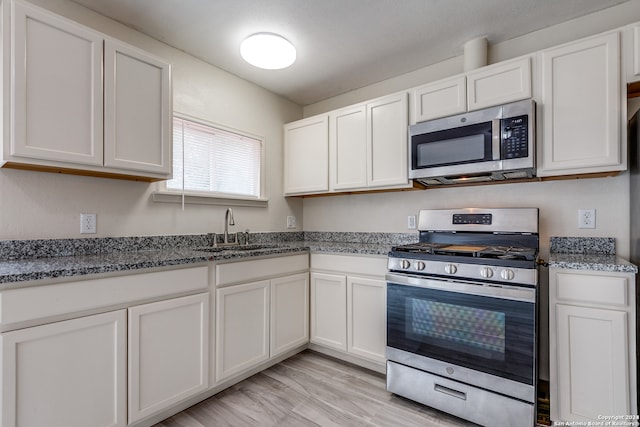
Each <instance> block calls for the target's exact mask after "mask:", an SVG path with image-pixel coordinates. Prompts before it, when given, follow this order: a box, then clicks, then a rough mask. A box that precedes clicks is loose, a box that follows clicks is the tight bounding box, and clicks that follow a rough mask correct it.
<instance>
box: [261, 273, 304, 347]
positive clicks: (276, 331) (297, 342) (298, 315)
mask: <svg viewBox="0 0 640 427" xmlns="http://www.w3.org/2000/svg"><path fill="white" fill-rule="evenodd" d="M270 311H271V339H270V342H271V353H270V354H271V357H274V356H278V355H280V354H282V353H284V352H286V351H288V350H292V349H294V348H296V347H298V346H301V345H304V344H306V343H307V342H309V273H301V274H296V275H293V276H287V277H281V278H278V279H273V280H271V307H270Z"/></svg>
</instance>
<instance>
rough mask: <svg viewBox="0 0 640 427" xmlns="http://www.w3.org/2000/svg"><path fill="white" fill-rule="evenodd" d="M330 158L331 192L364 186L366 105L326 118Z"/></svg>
mask: <svg viewBox="0 0 640 427" xmlns="http://www.w3.org/2000/svg"><path fill="white" fill-rule="evenodd" d="M329 123H330V124H329V128H330V135H329V153H330V154H329V157H330V170H331V172H330V175H331V189H332V190H346V189H352V188H364V187H366V186H367V151H368V150H367V107H366V105H365V104H360V105H356V106H354V107H347V108H343V109H341V110H337V111H332V112H331V113H330V114H329Z"/></svg>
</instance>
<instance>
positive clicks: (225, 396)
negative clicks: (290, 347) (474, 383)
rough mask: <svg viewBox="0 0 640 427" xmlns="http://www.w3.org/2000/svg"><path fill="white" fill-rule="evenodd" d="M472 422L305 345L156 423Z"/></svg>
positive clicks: (444, 426) (182, 426)
mask: <svg viewBox="0 0 640 427" xmlns="http://www.w3.org/2000/svg"><path fill="white" fill-rule="evenodd" d="M472 425H475V424H471V423H468V422H465V421H463V420H460V419H458V418H455V417H451V416H449V415H447V414H444V413H442V412H438V411H436V410H433V409H430V408H428V407H426V406H422V405H419V404H417V403H415V402H412V401H410V400H407V399H403V398H400V397H398V396H395V395H392V394H390V393H388V392H387V391H386V390H385V380H384V377H383V376H382V375H380V374H378V373H375V372H371V371H369V370H366V369H362V368H359V367H356V366H353V365H350V364H346V363H343V362H340V361H337V360H335V359H332V358H329V357H326V356H324V355H321V354H318V353H316V352H313V351H308V350H307V351H304V352H302V353H300V354H298V355H296V356H294V357H292V358H290V359H287V360H285V361H284V362H281V363H279V364H278V365H275V366H273V367H271V368H269V369H267V370H265V371H263V372H260V373H258V374H256V375H254V376H252V377H250V378H248V379H246V380H244V381H242V382H240V383H238V384H236V385H234V386H232V387H230V388H228V389H226V390H224V391H222V392H220V393H218V394H216V395H215V396H213V397H211V398H209V399H207V400H205V401H203V402H201V403H199V404H197V405H195V406H192V407H191V408H189V409H187V410H185V411H183V412H180V413H179V414H176V415H174V416H173V417H171V418H168V419H166V420H164V421H163V422H161V423H159V424H156V425H155V426H154V427H224V426H229V427H244V426H260V427H270V426H273V427H288V426H291V427H294V426H295V427H299V426H340V427H343V426H377V427H387V426H388V427H400V426H421V427H461V426H472Z"/></svg>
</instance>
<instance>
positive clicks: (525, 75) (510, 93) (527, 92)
mask: <svg viewBox="0 0 640 427" xmlns="http://www.w3.org/2000/svg"><path fill="white" fill-rule="evenodd" d="M527 98H531V58H530V57H528V56H527V57H524V58H518V59H516V60H512V61H504V62H500V63H498V64H494V65H491V66H488V67H482V68H479V69H477V70H473V71H469V72H468V73H467V105H468V109H469V111H472V110H479V109H481V108H486V107H491V106H494V105H500V104H506V103H509V102H513V101H519V100H521V99H527Z"/></svg>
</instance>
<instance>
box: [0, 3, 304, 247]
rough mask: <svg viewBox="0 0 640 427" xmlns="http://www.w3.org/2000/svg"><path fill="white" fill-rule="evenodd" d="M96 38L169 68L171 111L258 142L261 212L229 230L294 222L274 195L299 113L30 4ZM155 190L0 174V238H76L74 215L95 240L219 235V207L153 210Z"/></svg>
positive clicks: (224, 76)
mask: <svg viewBox="0 0 640 427" xmlns="http://www.w3.org/2000/svg"><path fill="white" fill-rule="evenodd" d="M33 3H35V4H38V5H40V6H42V7H46V8H48V9H50V10H52V11H54V12H55V13H58V14H60V15H63V16H66V17H68V18H70V19H73V20H75V21H77V22H80V23H82V24H84V25H86V26H89V27H92V28H94V29H96V30H98V31H100V32H102V33H105V34H107V35H110V36H113V37H114V38H118V39H120V40H123V41H125V42H127V43H130V44H132V45H134V46H138V47H140V48H142V49H145V50H147V51H149V52H151V53H153V54H155V55H157V56H160V57H163V58H165V59H167V60H168V61H169V62H171V63H172V66H173V69H172V72H173V92H174V110H175V111H178V112H181V113H185V114H189V115H191V116H196V117H200V118H203V119H206V120H208V121H211V122H214V123H218V124H221V125H224V126H227V127H231V128H236V129H239V130H243V131H247V132H250V133H252V134H257V135H261V136H264V137H265V139H266V156H267V164H266V169H267V170H266V172H267V174H266V188H267V197H268V198H269V203H268V207H267V208H249V207H234V208H233V209H234V213H235V219H236V229H237V230H241V231H244V230H245V229H246V228H249V229H250V230H252V231H280V230H285V225H286V216H287V215H294V216H296V217H297V218H298V224H299V226H298V229H300V227H301V223H302V202H301V201H300V200H297V199H293V200H285V199H284V197H283V189H282V169H283V168H282V135H283V133H282V124H283V123H286V122H290V121H293V120H296V119H298V118H300V117H301V114H302V109H301V107H300V106H298V105H296V104H293V103H291V102H288V101H285V100H283V99H282V98H280V97H278V96H276V95H274V94H272V93H270V92H268V91H266V90H264V89H262V88H260V87H258V86H256V85H254V84H251V83H249V82H247V81H245V80H242V79H240V78H238V77H235V76H233V75H231V74H229V73H227V72H224V71H222V70H220V69H218V68H216V67H213V66H210V65H208V64H205V63H203V62H202V61H199V60H197V59H196V58H194V57H191V56H189V55H186V54H184V53H183V52H181V51H179V50H177V49H173V48H171V47H169V46H167V45H165V44H162V43H160V42H158V41H156V40H153V39H150V38H149V37H146V36H144V35H142V34H140V33H138V32H136V31H133V30H131V29H129V28H127V27H124V26H122V25H120V24H118V23H116V22H114V21H111V20H109V19H106V18H104V17H102V16H100V15H97V14H95V13H93V12H91V11H89V10H88V9H85V8H83V7H81V6H78V5H77V4H75V3H71V2H69V1H67V0H35V1H33ZM156 185H157V184H147V183H139V182H131V181H120V180H114V179H104V178H90V177H89V178H87V177H78V176H70V175H57V174H49V173H42V172H28V171H15V170H5V169H0V204H1V207H0V239H31V238H63V237H93V236H94V235H80V234H79V229H80V225H79V224H80V219H79V215H80V213H84V212H87V213H96V214H97V215H98V234H97V235H95V236H98V237H100V236H133V235H164V234H198V233H206V232H221V231H222V230H223V224H224V212H225V209H226V206H204V205H187V206H186V208H185V210H184V211H182V210H181V207H180V205H178V204H168V203H155V202H152V201H151V199H150V197H151V193H152V192H153V191H154V190H155V189H156Z"/></svg>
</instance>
